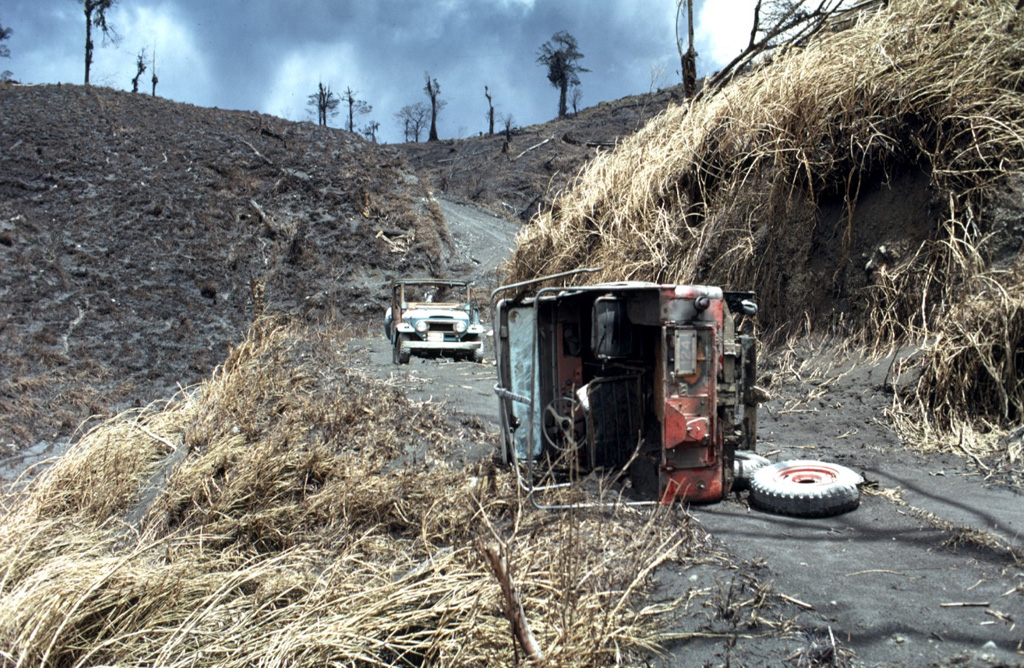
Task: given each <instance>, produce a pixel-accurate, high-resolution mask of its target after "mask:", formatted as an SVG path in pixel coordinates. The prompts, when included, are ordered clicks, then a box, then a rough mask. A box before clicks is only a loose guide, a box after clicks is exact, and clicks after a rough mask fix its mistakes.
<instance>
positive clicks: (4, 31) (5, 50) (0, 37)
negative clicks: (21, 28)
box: [0, 23, 14, 81]
mask: <svg viewBox="0 0 1024 668" xmlns="http://www.w3.org/2000/svg"><path fill="white" fill-rule="evenodd" d="M12 34H14V31H13V30H11V29H10V28H5V27H4V26H3V24H2V23H0V58H10V57H11V49H10V47H9V46H7V45H6V44H4V42H5V41H6V40H9V39H10V38H11V35H12ZM11 76H13V75H12V73H11V71H10V70H4V71H3V72H0V81H10V79H11Z"/></svg>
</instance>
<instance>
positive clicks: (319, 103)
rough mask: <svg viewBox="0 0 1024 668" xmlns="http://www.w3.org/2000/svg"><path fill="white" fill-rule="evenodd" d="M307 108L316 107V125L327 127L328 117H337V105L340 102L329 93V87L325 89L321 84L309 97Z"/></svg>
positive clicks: (332, 93) (335, 96) (331, 92)
mask: <svg viewBox="0 0 1024 668" xmlns="http://www.w3.org/2000/svg"><path fill="white" fill-rule="evenodd" d="M308 104H309V106H311V107H316V122H317V124H318V125H322V126H324V127H327V118H328V116H337V115H338V105H339V104H341V100H339V99H338V96H337V95H335V94H334V92H333V91H331V86H330V84H328V85H327V86H326V87H325V86H324V84H323V82H320V84H319V85H318V87H317V91H316V92H315V93H313V94H312V95H310V96H309V102H308Z"/></svg>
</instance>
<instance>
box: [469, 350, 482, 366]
mask: <svg viewBox="0 0 1024 668" xmlns="http://www.w3.org/2000/svg"><path fill="white" fill-rule="evenodd" d="M469 359H471V360H473V361H474V362H476V363H477V364H479V363H480V362H483V361H484V349H483V347H482V346H481V347H480V348H476V349H474V350H473V352H472V353H470V355H469Z"/></svg>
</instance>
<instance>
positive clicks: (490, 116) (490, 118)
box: [484, 86, 494, 135]
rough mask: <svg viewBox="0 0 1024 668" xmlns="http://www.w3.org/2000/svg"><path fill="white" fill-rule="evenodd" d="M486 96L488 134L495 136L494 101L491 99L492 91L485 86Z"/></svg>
mask: <svg viewBox="0 0 1024 668" xmlns="http://www.w3.org/2000/svg"><path fill="white" fill-rule="evenodd" d="M484 95H486V96H487V134H489V135H493V134H494V101H493V100H492V99H491V91H490V89H489V88H488V87H487V86H484Z"/></svg>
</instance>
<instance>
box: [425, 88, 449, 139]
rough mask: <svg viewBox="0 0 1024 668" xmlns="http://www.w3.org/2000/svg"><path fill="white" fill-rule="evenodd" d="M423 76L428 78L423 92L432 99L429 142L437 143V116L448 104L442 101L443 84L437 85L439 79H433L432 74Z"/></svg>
mask: <svg viewBox="0 0 1024 668" xmlns="http://www.w3.org/2000/svg"><path fill="white" fill-rule="evenodd" d="M423 76H425V77H426V78H427V84H426V85H425V86H424V87H423V90H424V92H426V94H427V97H429V98H430V134H429V135H428V136H427V141H437V114H438V112H439V111H441V110H442V109H444V107H445V105H446V104H447V102H445V101H444V100H441V99H440V95H441V84H439V83H437V79H431V78H430V72H424V73H423Z"/></svg>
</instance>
